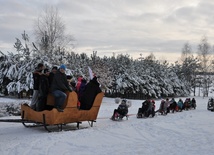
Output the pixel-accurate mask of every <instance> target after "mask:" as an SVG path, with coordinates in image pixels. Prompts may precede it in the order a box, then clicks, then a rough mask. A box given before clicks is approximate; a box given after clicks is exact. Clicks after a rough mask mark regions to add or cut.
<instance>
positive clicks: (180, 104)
mask: <svg viewBox="0 0 214 155" xmlns="http://www.w3.org/2000/svg"><path fill="white" fill-rule="evenodd" d="M177 105H178V107H179V108H180V109H182V108H183V102H182V101H180V100H179V101H178V102H177Z"/></svg>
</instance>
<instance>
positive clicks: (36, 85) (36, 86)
mask: <svg viewBox="0 0 214 155" xmlns="http://www.w3.org/2000/svg"><path fill="white" fill-rule="evenodd" d="M41 72H42V71H39V70H36V71H34V72H33V83H34V84H33V89H34V90H39V84H40V76H41Z"/></svg>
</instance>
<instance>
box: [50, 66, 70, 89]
mask: <svg viewBox="0 0 214 155" xmlns="http://www.w3.org/2000/svg"><path fill="white" fill-rule="evenodd" d="M55 90H60V91H63V92H66V91H72V89H71V88H70V87H69V85H68V81H67V77H66V75H65V73H62V72H60V71H59V70H57V72H56V74H55V75H54V77H53V81H52V84H51V92H54V91H55Z"/></svg>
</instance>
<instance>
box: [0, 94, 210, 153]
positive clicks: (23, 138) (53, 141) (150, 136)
mask: <svg viewBox="0 0 214 155" xmlns="http://www.w3.org/2000/svg"><path fill="white" fill-rule="evenodd" d="M195 98H196V102H197V108H196V110H189V111H183V112H177V113H170V114H168V115H167V116H161V115H156V116H155V117H154V118H147V119H137V118H136V113H137V110H138V108H139V107H140V106H141V103H142V101H143V100H131V102H132V106H131V107H130V108H129V114H133V115H131V116H130V117H129V119H128V120H125V119H124V120H123V121H120V122H116V121H111V120H110V119H109V118H110V117H111V115H112V113H113V110H114V109H115V108H117V106H118V105H117V104H115V102H114V99H112V98H104V99H103V102H102V105H101V108H100V112H99V115H98V119H97V122H96V123H94V126H93V127H89V128H86V129H81V130H73V131H62V132H51V133H48V132H46V131H45V130H44V129H43V128H40V127H38V128H25V127H24V126H23V125H22V124H20V123H4V122H0V154H1V155H29V154H30V155H122V154H125V155H130V154H132V155H140V154H141V155H213V154H214V152H213V148H214V123H213V118H214V116H213V115H214V112H210V111H208V110H207V107H206V106H207V101H208V98H202V97H195ZM0 99H1V102H2V101H5V102H7V99H5V98H0ZM183 99H184V98H183ZM10 101H11V99H10ZM176 101H178V99H176ZM159 104H160V100H157V101H156V108H157V107H159ZM3 118H20V117H17V116H10V117H3ZM0 119H2V118H0ZM71 125H75V124H71ZM81 126H82V127H86V126H89V125H88V123H87V122H85V123H83V124H82V125H81Z"/></svg>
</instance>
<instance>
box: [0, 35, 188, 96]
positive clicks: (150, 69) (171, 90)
mask: <svg viewBox="0 0 214 155" xmlns="http://www.w3.org/2000/svg"><path fill="white" fill-rule="evenodd" d="M22 36H23V38H22V39H23V41H24V44H22V41H21V40H19V39H17V40H16V43H15V46H14V47H15V48H16V49H17V53H18V54H13V53H8V55H4V54H3V53H1V55H0V59H1V60H2V61H1V62H0V84H1V88H0V90H1V92H3V91H5V89H6V90H7V92H8V93H13V94H17V93H20V92H22V91H26V92H27V91H29V90H32V89H33V79H32V72H33V71H34V69H35V67H36V66H37V64H38V63H44V64H45V66H46V67H47V68H49V69H51V68H52V67H53V66H59V65H60V64H65V65H66V66H67V68H68V69H67V70H66V74H67V75H70V76H72V77H73V79H74V80H76V79H77V77H78V76H80V75H82V76H83V77H84V78H85V79H86V80H89V73H88V66H89V67H91V69H92V70H93V72H94V73H95V74H96V75H97V76H98V77H100V78H99V79H98V80H99V82H100V83H101V85H102V86H103V87H102V89H103V90H105V91H106V93H107V94H108V95H109V94H111V95H112V94H117V95H121V96H124V97H126V98H128V97H135V98H146V97H154V98H158V97H161V96H183V95H188V94H189V93H190V91H191V80H189V79H188V78H184V77H185V76H184V72H187V71H186V70H184V69H183V66H182V65H179V64H176V63H175V64H174V65H169V64H168V62H166V61H165V62H163V63H161V62H160V61H158V60H156V59H155V57H154V55H153V54H151V55H149V56H147V57H145V58H144V57H142V56H141V57H140V58H139V59H136V60H133V59H132V58H130V56H129V55H122V54H120V55H117V56H112V57H106V56H104V57H103V58H101V57H99V56H97V52H96V51H93V53H92V54H91V56H90V57H89V56H87V54H85V53H81V54H77V53H74V52H68V51H66V50H62V49H57V48H53V49H52V50H53V51H52V55H51V56H50V55H49V54H50V53H49V52H44V51H41V50H42V49H41V50H40V49H38V48H36V46H35V45H34V46H33V47H31V46H30V45H29V43H28V42H29V38H28V37H27V34H26V33H25V32H24V34H22ZM31 48H32V49H31ZM189 70H191V68H189ZM188 73H189V72H188ZM191 73H192V72H191ZM186 77H187V75H186ZM188 77H189V76H188ZM191 79H192V78H191Z"/></svg>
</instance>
